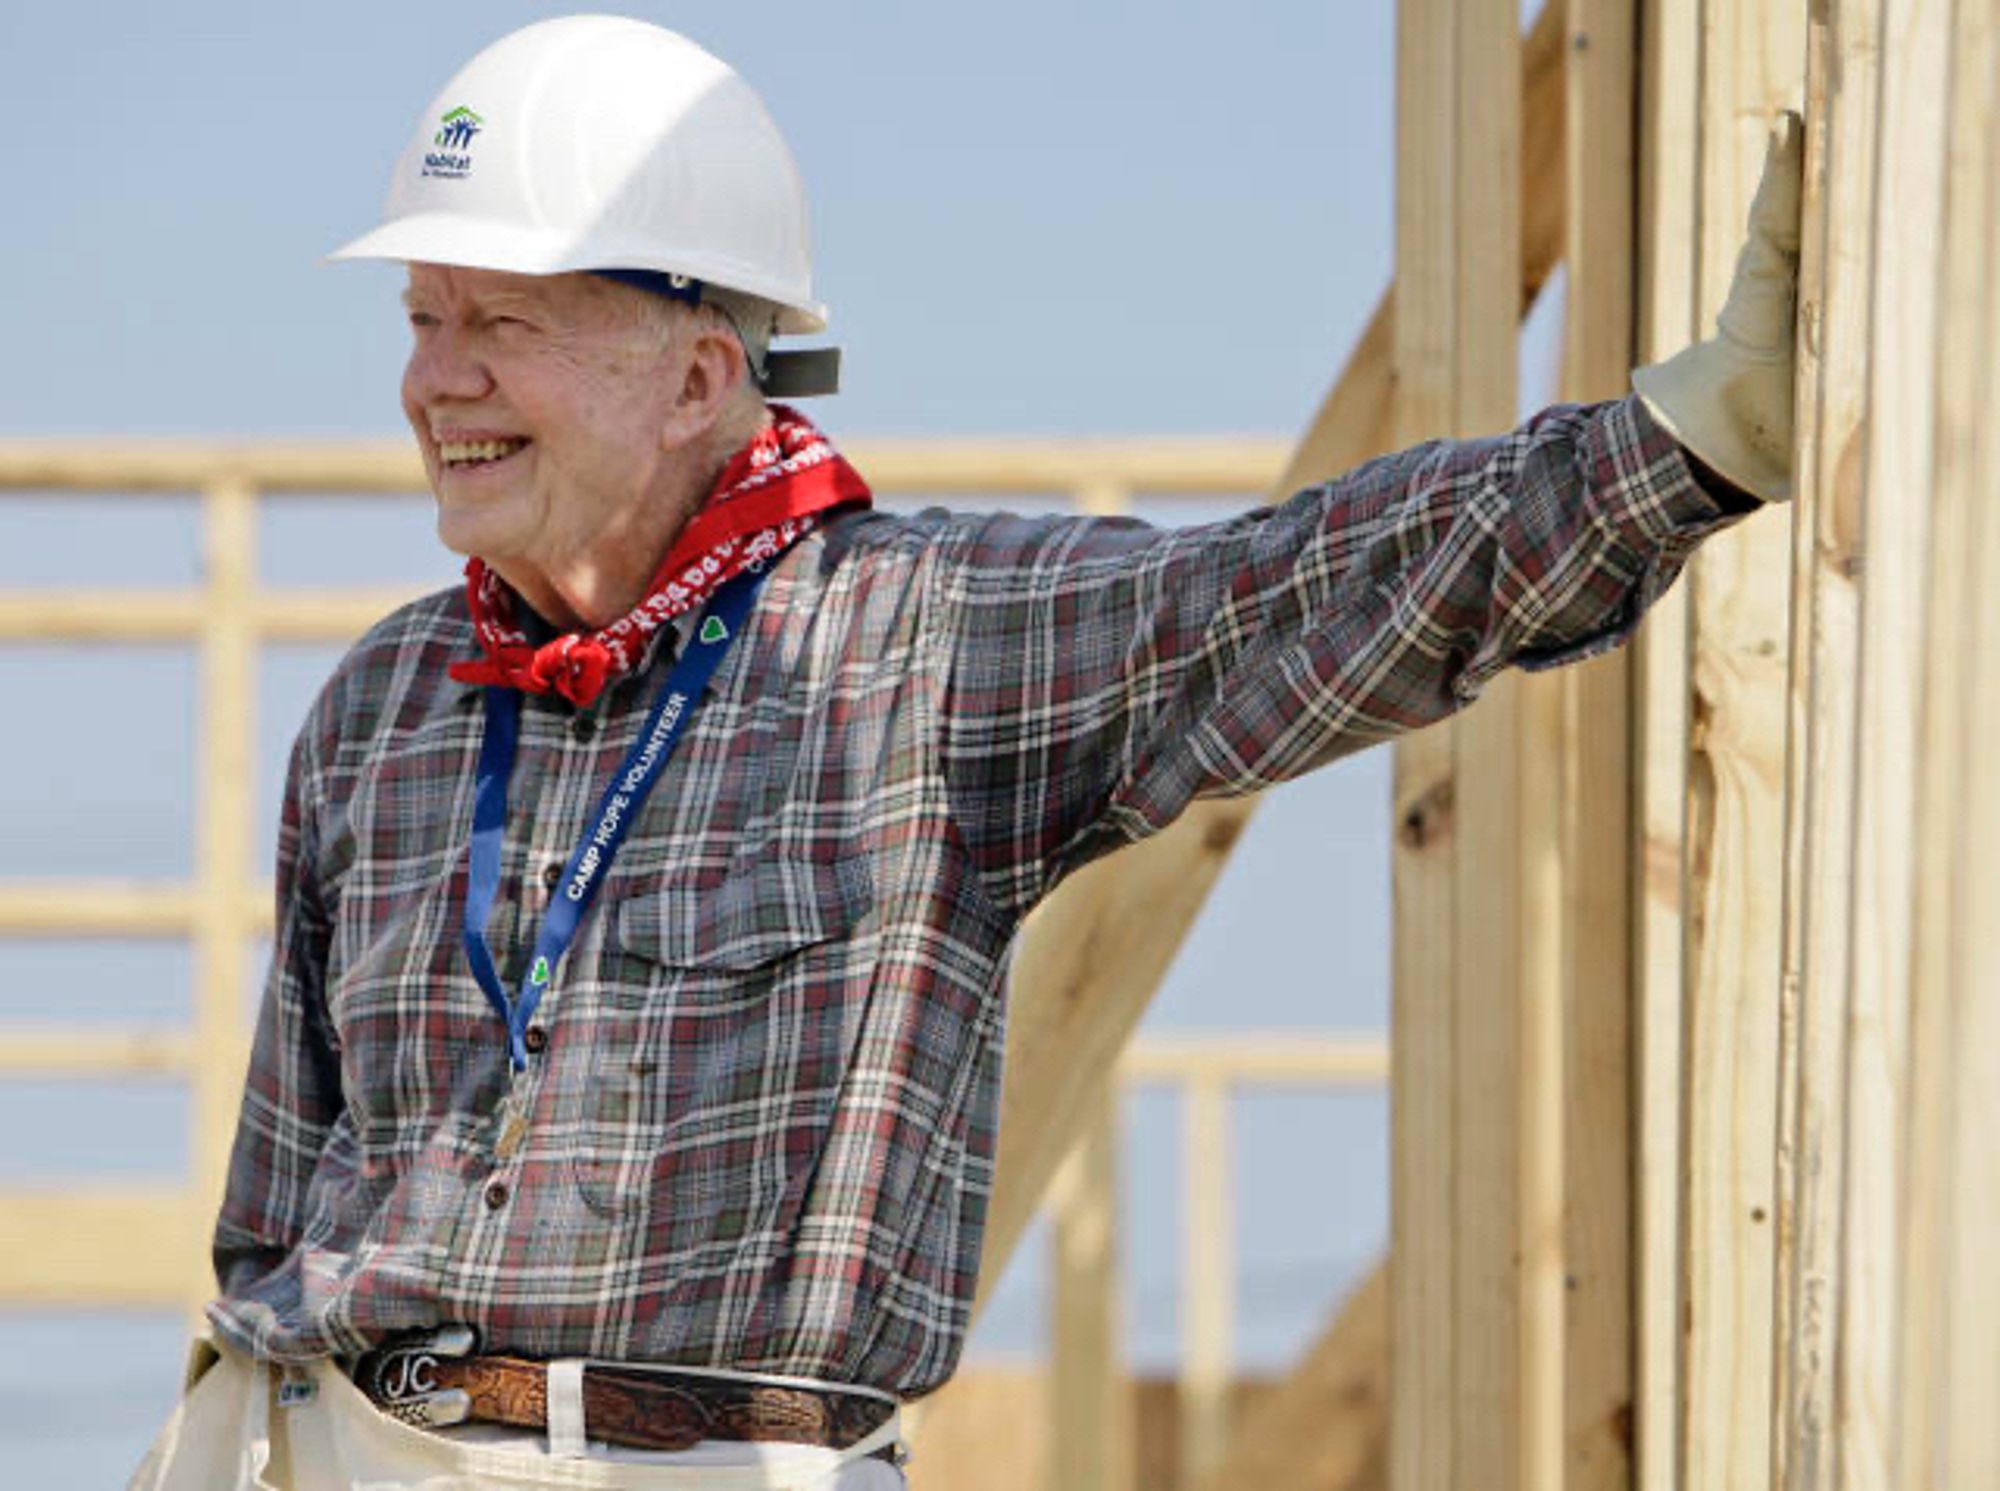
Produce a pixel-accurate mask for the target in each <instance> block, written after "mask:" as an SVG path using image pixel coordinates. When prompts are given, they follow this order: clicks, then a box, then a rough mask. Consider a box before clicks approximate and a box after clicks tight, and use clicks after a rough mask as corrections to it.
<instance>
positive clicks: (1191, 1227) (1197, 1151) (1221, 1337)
mask: <svg viewBox="0 0 2000 1491" xmlns="http://www.w3.org/2000/svg"><path fill="white" fill-rule="evenodd" d="M1182 1102H1183V1103H1184V1104H1185V1108H1184V1110H1183V1114H1182V1126H1183V1139H1182V1142H1181V1153H1182V1154H1183V1155H1184V1156H1185V1162H1184V1164H1183V1166H1182V1174H1183V1176H1184V1177H1185V1178H1184V1180H1183V1182H1182V1184H1183V1187H1184V1189H1183V1192H1182V1196H1183V1201H1182V1206H1183V1214H1182V1217H1181V1392H1180V1403H1181V1480H1182V1481H1183V1483H1185V1484H1187V1485H1193V1484H1195V1483H1196V1482H1197V1481H1199V1480H1200V1479H1201V1478H1202V1477H1203V1476H1204V1475H1206V1474H1208V1472H1209V1471H1211V1470H1212V1469H1214V1468H1215V1467H1216V1466H1217V1465H1219V1464H1221V1463H1222V1458H1223V1456H1224V1454H1225V1453H1226V1452H1227V1451H1228V1448H1229V1438H1230V1434H1229V1386H1230V1381H1231V1379H1232V1377H1233V1376H1234V1374H1235V1367H1234V1360H1235V1355H1236V1339H1235V1338H1236V1249H1235V1238H1234V1234H1235V1228H1236V1223H1235V1208H1234V1206H1233V1205H1232V1204H1231V1196H1230V1176H1231V1174H1232V1172H1233V1167H1232V1165H1231V1163H1230V1122H1229V1088H1228V1086H1227V1085H1226V1084H1225V1083H1224V1082H1223V1081H1221V1080H1220V1079H1218V1078H1215V1077H1209V1076H1202V1077H1197V1078H1196V1079H1195V1080H1193V1081H1192V1082H1190V1083H1188V1084H1187V1086H1186V1087H1185V1088H1184V1089H1182Z"/></svg>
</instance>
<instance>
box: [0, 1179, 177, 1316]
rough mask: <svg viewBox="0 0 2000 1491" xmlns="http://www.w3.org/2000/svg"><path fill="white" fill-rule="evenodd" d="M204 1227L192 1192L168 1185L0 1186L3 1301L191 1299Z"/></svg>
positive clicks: (89, 1303)
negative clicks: (138, 1242) (191, 1271)
mask: <svg viewBox="0 0 2000 1491" xmlns="http://www.w3.org/2000/svg"><path fill="white" fill-rule="evenodd" d="M205 1226H206V1219H205V1218H204V1219H199V1220H198V1219H197V1218H196V1216H195V1210H194V1206H193V1204H192V1202H191V1201H190V1199H189V1197H188V1196H187V1195H186V1194H184V1193H182V1192H180V1191H178V1190H172V1189H166V1188H162V1187H139V1186H134V1187H131V1188H129V1189H120V1190H115V1191H113V1190H103V1191H70V1190H64V1191H54V1190H39V1189H27V1188H20V1187H16V1188H9V1189H6V1190H0V1300H5V1301H7V1302H8V1303H9V1304H33V1305H61V1306H71V1307H75V1306H86V1307H91V1308H96V1307H102V1306H113V1305H124V1306H136V1305H151V1306H168V1307H178V1306H181V1305H185V1304H186V1303H187V1301H188V1294H189V1280H188V1277H187V1274H186V1272H185V1265H186V1260H187V1258H188V1255H189V1253H190V1252H191V1251H193V1250H195V1249H197V1248H198V1247H199V1245H200V1230H201V1229H202V1228H204V1227H205ZM139 1238H143V1239H144V1240H145V1245H144V1246H143V1247H140V1246H135V1245H134V1239H139Z"/></svg>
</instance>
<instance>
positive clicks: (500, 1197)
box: [486, 1180, 507, 1211]
mask: <svg viewBox="0 0 2000 1491" xmlns="http://www.w3.org/2000/svg"><path fill="white" fill-rule="evenodd" d="M506 1204H507V1182H505V1181H504V1180H496V1181H494V1182H493V1184H492V1185H490V1186H488V1187H487V1188H486V1209H487V1210H488V1211H498V1210H500V1208H501V1207H503V1206H505V1205H506Z"/></svg>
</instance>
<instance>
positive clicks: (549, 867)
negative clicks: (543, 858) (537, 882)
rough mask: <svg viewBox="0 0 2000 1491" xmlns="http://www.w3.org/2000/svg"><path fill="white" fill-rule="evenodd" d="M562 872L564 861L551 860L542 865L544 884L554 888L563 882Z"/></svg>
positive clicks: (551, 888)
mask: <svg viewBox="0 0 2000 1491" xmlns="http://www.w3.org/2000/svg"><path fill="white" fill-rule="evenodd" d="M562 872H563V867H562V861H560V860H554V859H552V860H550V861H549V862H548V863H547V864H545V865H543V866H542V884H544V885H546V886H547V887H548V888H549V889H550V890H554V889H555V888H556V887H557V886H558V885H560V884H561V883H562Z"/></svg>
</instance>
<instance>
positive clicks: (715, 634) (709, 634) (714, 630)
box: [701, 616, 729, 647]
mask: <svg viewBox="0 0 2000 1491" xmlns="http://www.w3.org/2000/svg"><path fill="white" fill-rule="evenodd" d="M728 636H729V628H728V627H726V626H724V625H723V624H722V618H721V617H720V616H711V617H709V618H708V620H706V621H704V622H703V623H702V624H701V640H702V641H704V642H706V643H708V644H709V645H710V646H711V647H712V646H714V645H715V644H716V643H717V642H722V641H725V640H727V639H728Z"/></svg>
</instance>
